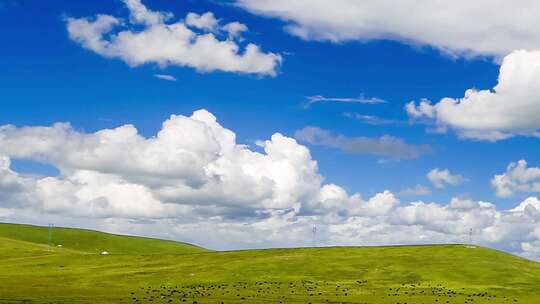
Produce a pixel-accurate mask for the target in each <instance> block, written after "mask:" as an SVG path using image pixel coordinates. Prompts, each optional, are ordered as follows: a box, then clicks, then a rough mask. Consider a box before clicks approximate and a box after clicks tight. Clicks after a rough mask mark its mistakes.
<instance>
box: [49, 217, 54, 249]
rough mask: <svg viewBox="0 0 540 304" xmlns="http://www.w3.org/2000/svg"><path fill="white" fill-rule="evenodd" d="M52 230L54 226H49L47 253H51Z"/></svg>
mask: <svg viewBox="0 0 540 304" xmlns="http://www.w3.org/2000/svg"><path fill="white" fill-rule="evenodd" d="M53 228H54V224H49V241H48V244H49V251H52V238H53Z"/></svg>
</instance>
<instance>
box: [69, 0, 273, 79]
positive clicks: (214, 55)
mask: <svg viewBox="0 0 540 304" xmlns="http://www.w3.org/2000/svg"><path fill="white" fill-rule="evenodd" d="M124 4H125V5H126V7H127V8H128V9H129V12H130V15H129V22H130V23H131V24H132V25H139V26H142V29H141V30H135V29H133V28H132V27H129V26H128V25H126V24H125V23H124V21H122V20H121V19H120V18H117V17H114V16H110V15H97V16H95V17H92V18H67V30H68V33H69V37H70V38H71V39H72V40H73V41H75V42H77V43H79V44H80V45H81V46H82V47H84V48H86V49H89V50H92V51H93V52H95V53H97V54H99V55H102V56H104V57H107V58H118V59H121V60H123V61H125V62H126V63H127V64H129V65H130V66H139V65H142V64H146V63H157V64H158V65H159V66H161V67H165V66H170V65H174V66H187V67H192V68H195V69H196V70H198V71H201V72H210V71H215V70H219V71H226V72H236V73H248V74H258V75H271V76H274V75H276V73H277V72H276V70H277V68H278V66H279V64H280V62H281V56H280V55H278V54H274V53H264V52H262V51H261V50H260V48H259V47H258V46H257V45H255V44H253V43H248V44H247V45H246V46H245V47H242V46H241V45H240V44H239V41H238V39H237V38H238V37H239V34H240V33H241V32H243V31H246V30H247V27H246V26H245V25H243V24H241V23H238V22H232V23H228V24H226V25H224V26H222V25H221V24H220V21H219V20H217V19H216V18H215V17H214V15H213V13H211V12H207V13H205V14H203V15H198V14H196V13H188V14H187V16H186V19H185V21H178V22H174V23H167V21H168V20H170V19H171V18H173V15H172V14H171V13H168V12H154V11H151V10H149V9H147V8H146V7H145V6H144V5H143V4H142V3H141V2H140V0H124ZM120 28H121V30H120ZM222 32H225V33H227V35H226V37H225V39H221V36H222Z"/></svg>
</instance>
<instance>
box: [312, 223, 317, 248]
mask: <svg viewBox="0 0 540 304" xmlns="http://www.w3.org/2000/svg"><path fill="white" fill-rule="evenodd" d="M312 232H313V247H315V246H317V226H315V225H313V230H312Z"/></svg>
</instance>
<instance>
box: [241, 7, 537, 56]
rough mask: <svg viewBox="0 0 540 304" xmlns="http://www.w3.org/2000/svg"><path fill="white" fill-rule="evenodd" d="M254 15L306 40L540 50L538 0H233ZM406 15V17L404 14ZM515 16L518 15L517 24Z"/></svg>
mask: <svg viewBox="0 0 540 304" xmlns="http://www.w3.org/2000/svg"><path fill="white" fill-rule="evenodd" d="M235 2H236V4H237V5H238V6H240V7H242V8H245V9H246V10H249V11H250V12H252V13H255V14H258V15H263V16H268V17H273V18H279V19H282V20H283V21H285V22H286V26H285V29H286V30H287V31H288V32H289V33H291V34H293V35H295V36H298V37H300V38H302V39H306V40H322V41H332V42H341V41H348V40H358V41H370V40H382V39H384V40H388V39H391V40H398V41H402V42H405V43H409V44H412V45H429V46H432V47H435V48H438V49H440V50H442V51H443V52H446V53H450V54H453V55H465V56H474V55H493V56H499V57H500V56H504V55H506V54H508V53H510V52H511V51H512V50H515V49H537V48H540V30H538V29H539V28H540V21H538V18H537V15H536V14H535V12H537V11H538V10H540V4H539V3H538V2H536V1H534V0H527V1H525V2H522V3H521V4H520V5H519V6H518V5H514V4H513V3H510V2H508V1H504V0H495V1H493V0H491V1H490V0H477V1H466V0H460V1H453V2H451V3H448V2H446V1H430V0H423V1H417V0H401V1H391V0H380V1H376V2H375V3H374V2H373V1H368V0H335V1H333V2H332V5H331V6H329V5H328V2H327V1H324V0H296V1H287V0H275V1H265V0H235ZM403 12H407V13H403ZM515 16H519V22H516V20H515Z"/></svg>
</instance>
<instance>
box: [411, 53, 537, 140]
mask: <svg viewBox="0 0 540 304" xmlns="http://www.w3.org/2000/svg"><path fill="white" fill-rule="evenodd" d="M406 110H407V112H408V113H409V116H410V117H412V118H426V119H428V120H430V121H433V122H435V124H436V125H437V129H438V130H439V131H445V130H446V129H448V128H450V129H453V130H455V131H456V132H457V133H458V135H459V136H460V137H463V138H472V139H479V140H490V141H497V140H501V139H506V138H509V137H512V136H516V135H527V136H539V134H540V133H539V132H538V130H539V129H540V51H515V52H513V53H511V54H510V55H508V56H506V57H505V58H504V60H503V62H502V65H501V68H500V72H499V80H498V83H497V85H496V86H495V87H494V88H493V89H492V90H475V89H470V90H467V91H466V92H465V96H464V97H463V98H459V99H454V98H449V97H447V98H443V99H442V100H441V101H439V102H438V103H435V104H432V103H430V102H429V101H427V100H423V101H421V102H420V103H419V104H418V105H416V104H415V103H414V102H411V103H409V104H407V106H406Z"/></svg>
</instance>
